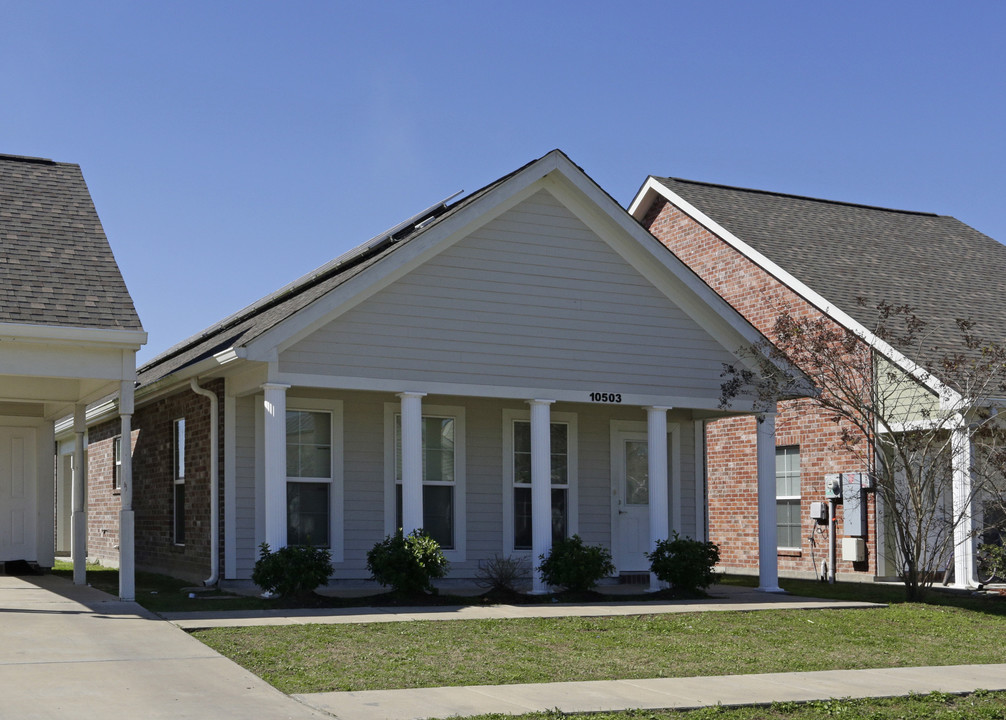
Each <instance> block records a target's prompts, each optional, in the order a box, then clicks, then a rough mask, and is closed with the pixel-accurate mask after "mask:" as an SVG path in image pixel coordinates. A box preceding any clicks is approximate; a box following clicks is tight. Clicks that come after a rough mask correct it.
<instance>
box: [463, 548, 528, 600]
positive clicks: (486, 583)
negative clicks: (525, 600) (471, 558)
mask: <svg viewBox="0 0 1006 720" xmlns="http://www.w3.org/2000/svg"><path fill="white" fill-rule="evenodd" d="M530 565H531V563H530V562H528V559H527V558H523V557H515V556H513V555H507V556H503V555H493V556H492V557H491V558H488V559H486V560H480V561H479V569H478V572H476V574H475V582H476V583H477V584H478V586H479V587H481V588H486V589H487V590H490V591H492V592H498V593H515V592H517V586H518V585H519V584H520V583H521V582H522V581H523V580H524V578H525V577H527V575H528V570H529V569H530Z"/></svg>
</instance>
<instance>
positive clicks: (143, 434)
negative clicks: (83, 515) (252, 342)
mask: <svg viewBox="0 0 1006 720" xmlns="http://www.w3.org/2000/svg"><path fill="white" fill-rule="evenodd" d="M205 387H206V388H207V389H208V390H212V391H213V392H215V393H216V394H217V397H218V398H219V399H220V403H219V407H220V411H221V412H220V418H219V420H220V427H219V429H218V433H219V435H218V437H219V447H218V452H219V453H220V455H219V457H220V459H221V462H220V470H221V473H222V470H223V462H222V458H223V412H222V410H223V398H222V396H223V381H222V380H217V381H213V382H210V383H205ZM183 417H184V418H185V465H186V472H185V476H186V477H185V485H186V488H185V544H184V545H176V544H175V543H174V533H173V518H174V510H173V498H174V444H173V443H174V421H175V420H178V419H180V418H183ZM119 428H120V424H119V420H118V419H116V420H114V421H110V422H108V423H104V424H102V425H99V426H97V427H95V428H92V429H90V430H89V433H88V437H89V445H88V493H89V496H88V554H89V555H91V556H97V557H99V558H106V559H112V560H117V559H118V549H117V545H118V526H119V521H118V512H119V507H120V506H119V496H118V493H117V492H115V493H113V492H112V490H111V484H112V472H111V466H112V442H113V439H114V437H115V436H117V435H118V434H119ZM132 430H133V510H134V511H135V513H136V517H135V519H136V537H135V547H136V567H137V569H139V570H150V571H153V572H162V573H166V574H169V575H173V576H175V577H180V578H184V579H191V580H193V581H200V580H202V579H204V578H206V577H207V576H208V575H209V571H210V483H209V469H210V451H209V448H210V435H209V431H210V403H209V400H208V399H207V398H204V397H202V396H199V395H196V394H195V393H194V392H192V391H191V390H185V391H183V392H180V393H177V394H175V395H171V396H169V397H165V398H161V399H159V400H156V401H154V402H152V403H150V404H147V405H142V406H139V407H137V408H136V412H135V414H134V415H133V418H132ZM218 487H219V501H220V507H221V510H222V507H223V477H222V474H221V477H220V478H219V480H218ZM220 537H221V538H222V537H223V512H222V511H221V513H220ZM220 547H221V549H222V547H223V545H222V542H221V546H220ZM221 556H222V553H221Z"/></svg>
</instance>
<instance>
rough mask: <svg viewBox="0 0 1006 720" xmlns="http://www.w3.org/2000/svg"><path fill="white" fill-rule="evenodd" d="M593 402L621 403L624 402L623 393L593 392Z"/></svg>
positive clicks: (591, 399) (591, 396) (591, 398)
mask: <svg viewBox="0 0 1006 720" xmlns="http://www.w3.org/2000/svg"><path fill="white" fill-rule="evenodd" d="M590 401H591V402H606V403H620V402H622V393H599V392H592V393H591V394H590Z"/></svg>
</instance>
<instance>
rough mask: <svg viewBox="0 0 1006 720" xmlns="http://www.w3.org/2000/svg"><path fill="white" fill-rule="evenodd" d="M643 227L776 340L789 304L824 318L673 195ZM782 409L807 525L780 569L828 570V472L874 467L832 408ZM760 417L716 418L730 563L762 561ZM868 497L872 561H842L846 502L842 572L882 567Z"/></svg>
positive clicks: (716, 500) (712, 449)
mask: <svg viewBox="0 0 1006 720" xmlns="http://www.w3.org/2000/svg"><path fill="white" fill-rule="evenodd" d="M643 225H644V227H647V228H648V229H649V230H650V232H651V233H653V234H654V235H655V236H656V237H657V239H658V240H660V241H661V242H662V243H663V244H664V245H665V246H666V247H667V248H668V249H670V250H671V251H672V252H673V253H674V254H675V255H677V256H678V257H679V258H680V259H681V260H682V261H683V262H684V263H685V264H686V265H688V266H689V267H691V268H692V270H694V271H695V272H696V273H697V274H698V275H699V276H700V277H701V278H702V279H703V280H705V282H706V283H707V284H709V286H710V287H712V289H713V290H715V291H716V292H717V293H719V295H720V296H722V297H723V298H724V299H725V300H726V301H727V302H729V303H730V304H731V305H732V306H733V307H734V308H736V309H737V310H738V312H740V313H741V315H743V316H744V317H745V318H746V319H747V320H748V321H749V322H750V323H751V324H752V325H754V326H755V327H756V328H758V330H760V331H761V332H762V333H763V334H764V335H766V336H767V337H769V338H770V339H771V336H772V332H771V331H772V326H773V324H774V322H775V320H776V318H777V317H778V316H779V314H780V313H781V312H783V311H784V310H786V311H788V312H789V313H790V314H791V315H793V316H794V317H796V318H801V319H802V318H811V317H819V316H820V312H819V311H818V310H817V309H816V308H814V307H813V306H812V305H810V304H809V303H808V302H806V301H805V300H804V299H803V298H802V297H800V296H799V295H797V294H796V293H794V292H793V291H791V290H790V289H789V288H787V287H786V286H785V285H783V284H782V283H780V282H778V281H776V280H775V279H774V278H772V277H771V276H770V275H769V274H768V273H766V272H765V271H764V270H762V269H761V268H759V267H758V266H757V265H756V264H755V263H753V262H752V261H750V260H749V259H747V258H746V257H744V256H743V255H741V254H740V253H739V252H737V251H736V250H735V249H734V248H732V247H731V246H730V245H729V244H727V243H726V242H725V241H723V240H721V239H720V238H718V237H717V236H716V235H714V234H713V233H711V232H709V231H708V230H706V229H705V228H704V227H703V226H702V225H700V224H699V223H697V222H695V221H694V220H692V219H691V218H690V217H689V216H687V215H686V214H685V213H683V212H681V211H680V210H679V209H678V208H676V207H674V206H673V205H671V204H670V203H669V202H667V201H666V200H664V199H660V200H658V201H656V202H655V203H654V204H653V206H652V207H651V208H650V209H649V211H648V212H647V214H646V216H645V217H644V219H643ZM778 410H779V415H778V416H777V418H776V445H777V446H778V447H783V446H787V445H799V446H800V469H801V473H800V475H801V477H800V481H801V487H800V490H801V504H800V515H801V527H802V531H801V536H802V542H801V547H800V549H799V550H798V551H791V550H780V551H779V570H780V572H782V573H793V574H798V573H810V572H813V571H814V570H815V569H816V568H820V564H821V560H822V559H825V558H826V557H827V541H828V538H827V528H826V527H825V526H820V527H819V526H818V525H817V524H816V522H815V521H813V520H811V519H810V503H811V501H815V500H822V501H823V500H824V475H825V473H836V472H858V471H863V470H866V468H865V467H863V466H862V461H861V460H860V459H858V458H856V457H854V456H853V455H852V454H851V453H849V452H847V451H845V450H843V449H842V447H841V441H840V440H841V439H840V434H839V429H838V426H837V425H836V424H835V423H834V422H832V421H831V419H830V418H829V416H828V414H827V413H825V412H823V411H822V410H820V409H818V408H813V407H807V403H800V402H782V403H780V404H779V408H778ZM755 423H756V421H755V419H754V418H750V417H746V418H728V419H724V420H718V421H716V422H712V423H710V424H709V425H708V428H707V435H706V446H707V454H708V470H707V473H708V478H709V487H708V494H709V537H710V540H712V541H713V542H716V543H717V544H719V545H720V554H721V563H720V564H721V567H723V568H724V569H740V570H753V569H756V568H757V567H758V506H757V462H756V457H757V453H756V448H755ZM867 498H868V499H867V534H868V538H867V560H866V562H862V563H849V562H844V561H842V560H841V555H842V554H841V529H842V514H841V513H842V510H841V506H840V507H839V514H838V531H839V532H838V537H839V540H838V543H839V548H838V550H837V553H836V555H837V557H838V558H839V562H838V564H837V567H836V571H837V572H839V573H868V574H870V575H872V574H875V573H876V570H877V564H876V557H877V555H876V525H875V518H876V515H875V503H874V497H873V495H872V494H871V495H868V496H867ZM812 540H813V542H812Z"/></svg>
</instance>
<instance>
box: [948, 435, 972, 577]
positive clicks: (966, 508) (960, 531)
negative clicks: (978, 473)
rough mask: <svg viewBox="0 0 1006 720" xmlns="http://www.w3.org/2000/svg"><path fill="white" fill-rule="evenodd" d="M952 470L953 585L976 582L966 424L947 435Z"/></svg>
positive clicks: (969, 461) (969, 446)
mask: <svg viewBox="0 0 1006 720" xmlns="http://www.w3.org/2000/svg"><path fill="white" fill-rule="evenodd" d="M950 442H951V453H952V459H951V464H952V472H953V513H954V515H953V516H954V520H955V521H956V524H955V526H954V585H955V586H956V587H960V588H966V587H974V586H975V585H976V578H975V567H974V500H973V498H972V494H971V451H972V448H971V439H970V438H969V437H968V429H967V427H958V428H954V430H953V431H952V432H951V436H950Z"/></svg>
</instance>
